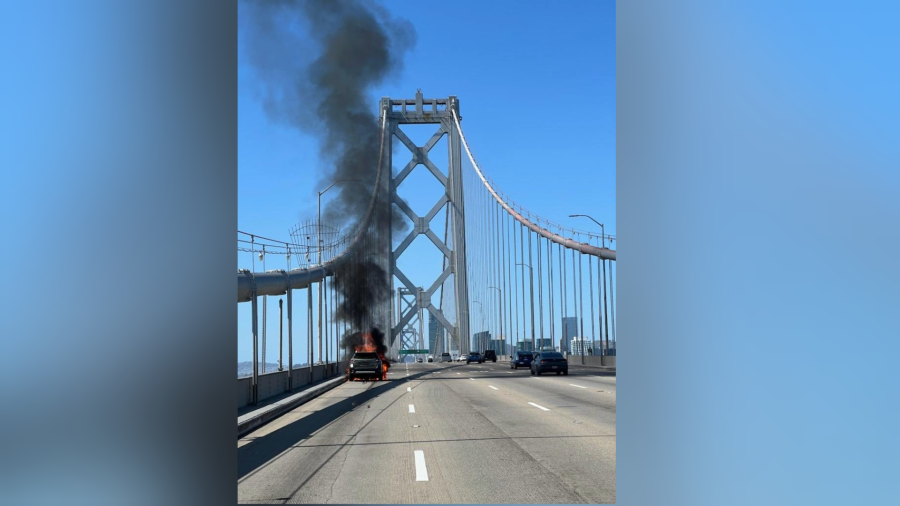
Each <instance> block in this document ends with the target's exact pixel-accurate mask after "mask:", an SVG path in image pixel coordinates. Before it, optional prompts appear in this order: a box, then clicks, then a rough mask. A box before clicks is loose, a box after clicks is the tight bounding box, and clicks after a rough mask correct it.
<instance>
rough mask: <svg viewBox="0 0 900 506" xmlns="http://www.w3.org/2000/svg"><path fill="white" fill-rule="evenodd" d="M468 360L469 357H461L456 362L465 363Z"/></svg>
mask: <svg viewBox="0 0 900 506" xmlns="http://www.w3.org/2000/svg"><path fill="white" fill-rule="evenodd" d="M467 358H469V356H468V355H460V356H459V357H457V358H456V361H457V362H465V361H466V359H467Z"/></svg>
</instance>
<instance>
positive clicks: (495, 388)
mask: <svg viewBox="0 0 900 506" xmlns="http://www.w3.org/2000/svg"><path fill="white" fill-rule="evenodd" d="M488 386H489V387H491V388H493V389H494V390H500V389H499V388H497V387H495V386H492V385H488Z"/></svg>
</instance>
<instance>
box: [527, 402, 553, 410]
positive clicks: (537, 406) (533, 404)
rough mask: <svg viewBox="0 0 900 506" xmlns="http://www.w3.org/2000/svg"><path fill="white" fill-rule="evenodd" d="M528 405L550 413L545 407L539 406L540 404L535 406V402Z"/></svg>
mask: <svg viewBox="0 0 900 506" xmlns="http://www.w3.org/2000/svg"><path fill="white" fill-rule="evenodd" d="M528 404H531V405H532V406H534V407H536V408H540V409H543V410H544V411H550V410H549V409H547V408H545V407H544V406H541V405H539V404H535V403H533V402H529V403H528Z"/></svg>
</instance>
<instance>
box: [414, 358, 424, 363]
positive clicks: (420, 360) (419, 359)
mask: <svg viewBox="0 0 900 506" xmlns="http://www.w3.org/2000/svg"><path fill="white" fill-rule="evenodd" d="M416 362H418V363H420V364H421V363H422V362H424V360H422V357H419V358H417V359H416Z"/></svg>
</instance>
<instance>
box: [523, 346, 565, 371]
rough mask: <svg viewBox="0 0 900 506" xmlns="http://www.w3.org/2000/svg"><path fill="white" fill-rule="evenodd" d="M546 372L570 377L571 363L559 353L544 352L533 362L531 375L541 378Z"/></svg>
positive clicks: (536, 356)
mask: <svg viewBox="0 0 900 506" xmlns="http://www.w3.org/2000/svg"><path fill="white" fill-rule="evenodd" d="M545 372H555V373H556V375H557V376H559V375H560V374H563V375H565V376H568V375H569V361H568V360H566V357H563V356H562V353H559V352H558V351H542V352H540V353H538V354H537V355H535V357H534V360H532V361H531V375H532V376H534V375H535V374H537V375H538V376H540V375H541V374H543V373H545Z"/></svg>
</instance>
